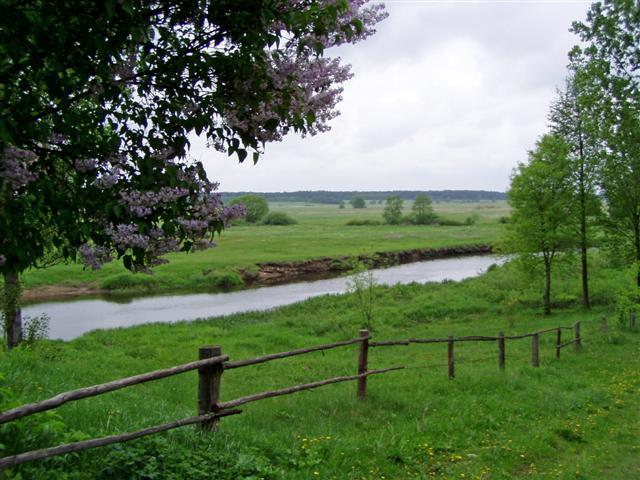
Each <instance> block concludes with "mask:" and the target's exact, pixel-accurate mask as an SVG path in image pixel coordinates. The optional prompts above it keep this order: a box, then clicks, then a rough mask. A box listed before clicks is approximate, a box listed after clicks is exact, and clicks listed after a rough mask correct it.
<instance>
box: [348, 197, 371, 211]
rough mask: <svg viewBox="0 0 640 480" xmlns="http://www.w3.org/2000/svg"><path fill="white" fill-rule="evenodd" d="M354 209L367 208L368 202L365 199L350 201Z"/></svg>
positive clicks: (356, 198)
mask: <svg viewBox="0 0 640 480" xmlns="http://www.w3.org/2000/svg"><path fill="white" fill-rule="evenodd" d="M350 203H351V206H352V207H353V208H366V207H367V202H366V201H365V199H364V197H353V198H352V199H351V201H350Z"/></svg>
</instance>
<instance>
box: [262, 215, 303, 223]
mask: <svg viewBox="0 0 640 480" xmlns="http://www.w3.org/2000/svg"><path fill="white" fill-rule="evenodd" d="M262 223H263V224H264V225H293V224H295V223H298V222H296V220H295V219H293V218H291V217H290V216H289V215H287V214H286V213H284V212H271V213H270V214H269V215H267V216H266V217H265V218H264V220H263V221H262Z"/></svg>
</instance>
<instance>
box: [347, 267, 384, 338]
mask: <svg viewBox="0 0 640 480" xmlns="http://www.w3.org/2000/svg"><path fill="white" fill-rule="evenodd" d="M353 270H354V273H353V274H352V275H351V276H350V277H349V279H348V280H347V292H349V293H351V294H353V296H354V299H355V301H356V305H357V308H358V311H359V314H360V316H361V319H362V328H366V329H367V330H369V331H370V332H373V309H374V306H375V302H376V283H377V282H376V279H375V277H374V276H373V272H372V271H371V270H366V267H365V265H364V264H362V263H357V264H356V265H354V266H353Z"/></svg>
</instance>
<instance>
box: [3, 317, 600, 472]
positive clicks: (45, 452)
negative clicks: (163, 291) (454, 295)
mask: <svg viewBox="0 0 640 480" xmlns="http://www.w3.org/2000/svg"><path fill="white" fill-rule="evenodd" d="M604 329H605V331H606V325H605V327H604ZM562 330H571V331H573V332H574V333H575V338H574V339H573V340H570V341H567V342H564V343H562V341H561V340H562ZM548 332H556V345H555V350H556V358H560V350H561V349H562V348H564V347H566V346H568V345H571V344H575V345H576V350H577V351H579V350H580V348H581V346H582V337H581V336H580V322H576V323H575V324H574V325H573V326H571V327H567V326H558V327H553V328H548V329H545V330H539V331H536V332H531V333H526V334H522V335H511V336H507V335H504V332H500V333H499V335H498V336H496V337H493V336H485V335H470V336H462V337H454V336H449V337H447V338H409V339H401V340H381V341H377V342H372V341H370V340H371V338H372V337H371V335H370V333H369V331H368V330H360V331H359V337H358V338H354V339H350V340H344V341H340V342H334V343H328V344H322V345H314V346H311V347H304V348H298V349H295V350H290V351H287V352H278V353H271V354H268V355H262V356H259V357H255V358H248V359H244V360H236V361H229V356H228V355H223V354H222V349H221V347H219V346H217V345H215V346H207V347H201V348H200V350H199V356H200V359H199V360H197V361H195V362H190V363H186V364H183V365H178V366H175V367H170V368H165V369H162V370H155V371H152V372H147V373H142V374H139V375H134V376H132V377H127V378H122V379H119V380H114V381H112V382H108V383H103V384H99V385H94V386H91V387H86V388H80V389H77V390H71V391H68V392H64V393H60V394H58V395H56V396H54V397H51V398H49V399H47V400H43V401H40V402H35V403H31V404H27V405H22V406H20V407H17V408H13V409H11V410H7V411H5V412H2V413H0V424H1V423H5V422H9V421H13V420H17V419H20V418H22V417H25V416H28V415H33V414H35V413H38V412H43V411H45V410H50V409H53V408H57V407H59V406H61V405H63V404H65V403H67V402H70V401H75V400H80V399H83V398H87V397H92V396H96V395H102V394H104V393H108V392H112V391H115V390H119V389H121V388H125V387H129V386H132V385H137V384H141V383H145V382H149V381H152V380H159V379H162V378H166V377H170V376H173V375H178V374H180V373H184V372H188V371H192V370H198V415H197V416H194V417H189V418H184V419H181V420H176V421H173V422H169V423H164V424H161V425H156V426H153V427H147V428H143V429H141V430H137V431H134V432H129V433H123V434H119V435H112V436H108V437H102V438H95V439H91V440H84V441H81V442H75V443H70V444H65V445H59V446H57V447H51V448H45V449H41V450H34V451H31V452H25V453H20V454H17V455H12V456H8V457H5V458H0V475H1V471H2V469H4V468H7V467H11V466H15V465H19V464H22V463H25V462H30V461H34V460H39V459H43V458H47V457H52V456H56V455H63V454H66V453H70V452H78V451H82V450H87V449H90V448H96V447H101V446H104V445H109V444H112V443H119V442H125V441H128V440H132V439H135V438H140V437H142V436H146V435H152V434H155V433H159V432H163V431H166V430H170V429H173V428H178V427H182V426H185V425H193V424H198V425H200V427H201V428H202V429H206V430H214V429H215V428H216V426H217V424H218V422H219V421H220V419H221V418H222V417H225V416H230V415H237V414H239V413H241V410H238V409H236V408H235V407H238V406H240V405H244V404H246V403H250V402H256V401H259V400H264V399H266V398H273V397H279V396H282V395H290V394H292V393H296V392H300V391H304V390H312V389H315V388H319V387H323V386H325V385H331V384H334V383H341V382H348V381H357V397H358V398H359V399H364V398H366V394H367V379H368V377H370V376H372V375H378V374H382V373H387V372H393V371H398V370H401V369H404V368H405V367H404V366H395V367H389V368H383V369H377V370H369V348H370V347H391V346H408V345H411V344H431V343H446V344H447V363H446V364H444V366H447V368H448V374H449V378H451V379H453V378H455V364H456V361H455V344H456V343H458V342H488V341H497V342H498V366H499V368H500V369H501V370H504V369H505V366H506V341H507V340H518V339H522V338H529V337H530V338H531V339H532V341H531V355H532V364H533V366H534V367H538V366H539V364H540V363H539V349H540V347H539V339H540V335H542V334H544V333H548ZM354 344H358V345H359V352H358V363H357V374H355V375H347V376H340V377H333V378H326V379H322V380H317V381H314V382H311V383H304V384H300V385H294V386H290V387H286V388H281V389H277V390H269V391H265V392H260V393H254V394H251V395H247V396H244V397H239V398H236V399H233V400H228V401H225V402H222V401H220V392H221V381H222V376H223V373H224V371H225V370H231V369H236V368H242V367H248V366H251V365H257V364H261V363H265V362H270V361H273V360H278V359H282V358H287V357H293V356H296V355H303V354H307V353H312V352H317V351H324V350H329V349H333V348H338V347H345V346H349V345H354ZM484 360H490V358H489V357H487V358H486V359H484ZM439 365H440V364H439ZM439 365H438V366H439ZM409 368H426V366H424V365H421V366H413V367H409Z"/></svg>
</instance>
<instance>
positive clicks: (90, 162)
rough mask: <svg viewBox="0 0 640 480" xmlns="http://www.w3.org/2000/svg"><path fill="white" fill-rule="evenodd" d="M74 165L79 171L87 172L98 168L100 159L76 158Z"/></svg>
mask: <svg viewBox="0 0 640 480" xmlns="http://www.w3.org/2000/svg"><path fill="white" fill-rule="evenodd" d="M73 166H74V168H75V169H76V170H77V171H78V172H82V173H86V172H90V171H92V170H95V169H96V168H98V161H97V160H96V159H95V158H87V159H83V160H76V161H75V162H74V165H73Z"/></svg>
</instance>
